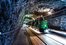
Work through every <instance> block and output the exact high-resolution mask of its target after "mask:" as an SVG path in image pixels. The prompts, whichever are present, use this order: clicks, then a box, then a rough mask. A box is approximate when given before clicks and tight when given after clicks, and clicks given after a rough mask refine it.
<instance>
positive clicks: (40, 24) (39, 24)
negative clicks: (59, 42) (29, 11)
mask: <svg viewBox="0 0 66 45" xmlns="http://www.w3.org/2000/svg"><path fill="white" fill-rule="evenodd" d="M28 25H30V26H33V27H36V28H38V29H39V31H40V32H42V33H44V31H45V30H46V29H48V21H47V20H45V19H43V18H37V19H35V20H33V21H30V22H29V23H28Z"/></svg>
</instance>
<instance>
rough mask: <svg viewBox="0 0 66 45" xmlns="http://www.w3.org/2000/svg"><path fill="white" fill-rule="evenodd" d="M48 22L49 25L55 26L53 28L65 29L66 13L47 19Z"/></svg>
mask: <svg viewBox="0 0 66 45" xmlns="http://www.w3.org/2000/svg"><path fill="white" fill-rule="evenodd" d="M48 22H49V25H51V26H55V29H57V30H58V29H60V30H64V31H66V15H62V16H59V17H55V18H52V19H49V20H48ZM57 27H58V28H57Z"/></svg>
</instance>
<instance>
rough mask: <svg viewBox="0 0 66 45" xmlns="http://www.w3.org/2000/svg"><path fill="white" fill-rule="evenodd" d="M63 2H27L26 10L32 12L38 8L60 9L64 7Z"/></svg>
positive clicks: (35, 0)
mask: <svg viewBox="0 0 66 45" xmlns="http://www.w3.org/2000/svg"><path fill="white" fill-rule="evenodd" d="M64 2H65V1H62V0H29V1H28V8H27V10H28V11H29V12H33V11H37V10H38V9H40V8H52V9H55V8H62V7H63V6H65V3H64Z"/></svg>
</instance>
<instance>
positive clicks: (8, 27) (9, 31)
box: [0, 0, 26, 45]
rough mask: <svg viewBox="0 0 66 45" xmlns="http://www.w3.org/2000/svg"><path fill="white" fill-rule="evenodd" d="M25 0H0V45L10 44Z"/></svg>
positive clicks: (17, 29) (17, 26)
mask: <svg viewBox="0 0 66 45" xmlns="http://www.w3.org/2000/svg"><path fill="white" fill-rule="evenodd" d="M24 3H26V0H0V45H12V43H13V41H14V39H15V37H16V34H17V32H18V31H19V28H20V26H19V25H17V24H18V23H19V22H18V18H19V14H20V12H21V11H22V9H23V8H24V7H23V4H24Z"/></svg>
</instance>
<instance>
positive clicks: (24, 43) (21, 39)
mask: <svg viewBox="0 0 66 45" xmlns="http://www.w3.org/2000/svg"><path fill="white" fill-rule="evenodd" d="M13 45H29V42H28V39H27V36H26V34H25V30H24V29H21V30H20V31H19V34H18V36H17V38H16V40H15V42H14V44H13Z"/></svg>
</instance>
